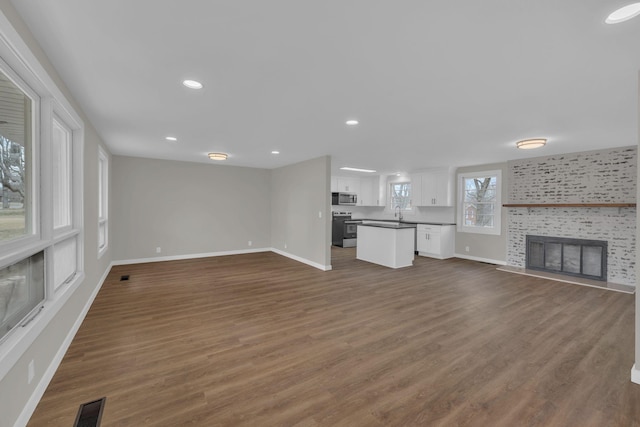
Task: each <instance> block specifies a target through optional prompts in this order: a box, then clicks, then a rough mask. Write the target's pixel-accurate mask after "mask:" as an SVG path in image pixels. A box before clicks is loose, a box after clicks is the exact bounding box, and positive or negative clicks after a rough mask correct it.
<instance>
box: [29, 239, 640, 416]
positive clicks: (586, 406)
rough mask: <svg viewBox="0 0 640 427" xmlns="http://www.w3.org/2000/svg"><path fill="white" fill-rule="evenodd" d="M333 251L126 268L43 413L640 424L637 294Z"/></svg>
mask: <svg viewBox="0 0 640 427" xmlns="http://www.w3.org/2000/svg"><path fill="white" fill-rule="evenodd" d="M332 255H333V262H332V264H333V267H334V270H333V271H329V272H322V271H319V270H317V269H314V268H312V267H309V266H306V265H303V264H300V263H297V262H295V261H292V260H289V259H287V258H284V257H281V256H279V255H277V254H274V253H258V254H248V255H237V256H227V257H217V258H206V259H197V260H185V261H173V262H164V263H153V264H140V265H135V266H119V267H114V269H113V270H112V272H111V273H110V275H109V277H108V279H107V281H106V282H105V284H104V286H103V288H102V290H101V291H100V293H99V294H98V296H97V298H96V300H95V303H94V305H93V306H92V307H91V310H90V311H89V313H88V315H87V317H86V319H85V321H84V323H83V324H82V326H81V328H80V330H79V331H78V334H77V336H76V337H75V339H74V340H73V343H72V344H71V347H70V348H69V351H68V352H67V354H66V355H65V357H64V359H63V361H62V364H61V366H60V368H59V370H58V372H57V373H56V375H55V376H54V378H53V380H52V382H51V384H50V385H49V387H48V389H47V391H46V393H45V395H44V396H43V398H42V400H41V402H40V404H39V405H38V407H37V409H36V411H35V413H34V415H33V417H32V419H31V422H30V424H29V426H32V427H36V426H61V427H62V426H64V427H69V426H71V425H72V424H73V421H74V418H75V415H76V411H77V409H78V406H79V404H80V403H83V402H87V401H90V400H93V399H97V398H100V397H103V396H106V397H107V402H106V406H105V412H104V416H103V419H102V426H103V427H108V426H140V425H150V426H182V425H194V426H299V427H303V426H305V427H310V426H510V427H511V426H580V427H584V426H598V427H600V426H640V386H639V385H635V384H633V383H631V382H630V380H629V377H630V369H631V367H632V365H633V351H634V350H633V343H634V296H633V295H627V294H623V293H618V292H611V291H606V290H600V289H595V288H588V287H583V286H577V285H572V284H565V283H560V282H554V281H549V280H546V279H540V278H535V277H528V276H521V275H514V274H510V273H505V272H500V271H497V270H496V268H495V266H492V265H488V264H482V263H477V262H472V261H465V260H460V259H452V260H444V261H441V260H435V259H430V258H422V257H418V258H417V259H416V262H415V265H414V266H413V267H410V268H404V269H400V270H392V269H388V268H384V267H380V266H376V265H372V264H368V263H366V262H363V261H358V260H356V259H355V250H354V249H352V248H350V249H343V248H334V249H333V252H332ZM123 274H129V275H130V276H131V278H130V280H129V281H128V282H120V281H119V278H120V276H121V275H123Z"/></svg>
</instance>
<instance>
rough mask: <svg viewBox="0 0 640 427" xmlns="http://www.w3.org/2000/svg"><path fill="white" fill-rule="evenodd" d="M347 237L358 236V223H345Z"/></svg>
mask: <svg viewBox="0 0 640 427" xmlns="http://www.w3.org/2000/svg"><path fill="white" fill-rule="evenodd" d="M342 237H343V238H345V239H355V238H356V237H358V224H353V223H348V222H347V223H345V224H344V236H342Z"/></svg>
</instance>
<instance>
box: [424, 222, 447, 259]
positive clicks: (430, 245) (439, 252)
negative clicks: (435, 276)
mask: <svg viewBox="0 0 640 427" xmlns="http://www.w3.org/2000/svg"><path fill="white" fill-rule="evenodd" d="M454 231H455V226H454V225H427V224H418V225H417V227H416V233H417V234H416V249H417V251H418V255H421V256H428V257H432V258H438V259H446V258H451V257H453V246H454V245H453V239H454Z"/></svg>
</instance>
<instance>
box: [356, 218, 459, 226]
mask: <svg viewBox="0 0 640 427" xmlns="http://www.w3.org/2000/svg"><path fill="white" fill-rule="evenodd" d="M357 221H384V222H389V223H393V224H425V225H456V223H455V222H427V221H407V220H406V219H403V220H402V221H397V220H394V219H372V218H361V219H358V220H357Z"/></svg>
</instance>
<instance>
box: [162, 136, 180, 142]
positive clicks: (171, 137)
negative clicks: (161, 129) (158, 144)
mask: <svg viewBox="0 0 640 427" xmlns="http://www.w3.org/2000/svg"><path fill="white" fill-rule="evenodd" d="M165 139H166V140H167V141H172V142H176V141H177V140H178V138H176V137H175V136H168V137H166V138H165Z"/></svg>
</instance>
